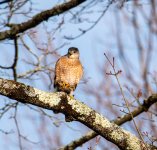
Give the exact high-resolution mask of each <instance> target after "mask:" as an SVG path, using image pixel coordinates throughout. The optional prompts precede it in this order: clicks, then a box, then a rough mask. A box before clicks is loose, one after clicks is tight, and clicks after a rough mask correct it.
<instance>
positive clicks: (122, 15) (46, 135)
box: [0, 0, 157, 150]
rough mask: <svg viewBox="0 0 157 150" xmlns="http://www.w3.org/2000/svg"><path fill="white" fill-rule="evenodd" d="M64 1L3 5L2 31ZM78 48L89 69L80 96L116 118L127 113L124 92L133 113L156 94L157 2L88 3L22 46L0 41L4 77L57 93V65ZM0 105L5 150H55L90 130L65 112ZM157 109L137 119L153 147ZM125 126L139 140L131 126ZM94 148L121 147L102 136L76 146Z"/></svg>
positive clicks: (17, 0)
mask: <svg viewBox="0 0 157 150" xmlns="http://www.w3.org/2000/svg"><path fill="white" fill-rule="evenodd" d="M1 2H2V1H0V3H1ZM64 2H65V1H63V0H56V1H53V0H44V1H38V0H13V1H11V2H7V3H2V4H0V31H5V30H8V29H10V28H9V27H8V24H11V23H13V24H17V23H19V24H20V23H22V22H26V21H28V20H29V19H31V18H32V17H33V16H34V15H36V14H38V13H40V12H42V11H44V10H47V9H51V8H53V7H55V6H56V5H59V4H62V3H64ZM72 46H74V47H78V49H79V50H80V55H81V56H80V59H81V62H82V64H83V67H84V76H83V79H82V80H81V82H80V83H79V85H78V87H77V89H76V91H75V98H76V99H78V100H80V101H81V102H84V103H85V104H86V105H88V106H89V107H91V108H93V109H94V110H96V111H97V112H99V113H101V114H102V115H103V116H105V117H107V118H108V119H109V120H113V119H116V118H117V117H120V116H122V115H124V114H127V113H128V108H127V107H126V103H125V101H124V97H123V96H122V92H123V93H124V96H125V99H126V100H127V102H128V104H129V109H130V110H134V109H135V108H136V107H138V106H139V105H140V103H141V102H142V101H143V100H144V99H146V98H147V97H148V96H150V95H151V94H153V93H156V92H157V1H156V0H125V1H123V0H87V1H85V2H84V3H82V4H81V5H79V6H77V7H75V8H73V9H70V10H68V11H66V12H65V13H63V14H61V15H57V16H55V17H51V18H50V19H49V20H47V21H43V22H42V23H41V24H39V25H37V26H36V27H34V28H31V29H29V30H27V31H25V32H24V33H20V34H19V36H18V38H17V41H15V40H11V39H7V40H3V41H0V77H1V78H6V79H11V80H15V81H18V82H22V83H25V84H27V85H31V86H33V87H35V88H38V89H41V90H44V91H48V92H53V91H54V89H53V81H54V80H53V79H54V66H55V63H56V61H57V59H58V58H59V57H60V56H62V55H65V54H66V53H67V50H68V48H69V47H72ZM104 54H105V55H106V56H107V57H105V55H104ZM108 59H109V60H110V61H111V62H112V63H113V60H114V68H113V67H112V65H111V64H110V63H109V60H108ZM113 69H115V71H116V73H117V75H114V70H113ZM116 77H118V80H117V79H116ZM118 81H119V82H120V85H118ZM121 89H122V90H121ZM21 94H22V93H21ZM0 99H1V103H0V149H1V150H3V149H7V150H18V149H20V150H27V149H29V150H43V149H44V150H56V149H58V148H60V147H62V146H64V145H66V144H68V143H69V142H71V141H72V140H75V139H78V138H79V137H81V136H83V135H84V134H85V133H87V132H88V131H90V129H89V128H87V127H86V126H85V125H83V124H81V123H79V122H75V121H74V122H70V123H67V122H65V120H64V115H62V114H54V113H53V112H52V111H50V110H46V109H42V108H39V107H35V106H32V105H28V104H21V103H18V102H17V101H14V100H10V99H8V98H6V97H4V96H0ZM156 109H157V105H154V106H152V107H151V109H149V111H148V112H147V113H143V114H141V115H139V116H138V117H136V118H135V123H136V125H137V127H138V130H139V132H140V133H141V134H142V136H143V138H144V140H145V141H147V142H148V143H151V144H157V143H156V140H157V139H156V136H157V128H156V121H157V118H156V116H157V113H156ZM122 126H123V127H124V128H125V129H126V130H128V131H130V132H131V133H133V134H135V135H136V136H139V132H137V128H135V124H134V123H133V122H132V121H130V122H128V123H125V124H123V125H122ZM88 149H90V150H107V149H109V150H111V149H113V150H115V149H118V148H117V147H116V146H115V145H113V144H111V143H110V142H108V141H106V140H105V139H104V138H102V137H100V139H99V140H98V139H97V138H94V139H92V140H90V141H89V142H87V143H85V144H84V145H82V146H81V147H79V148H77V150H88Z"/></svg>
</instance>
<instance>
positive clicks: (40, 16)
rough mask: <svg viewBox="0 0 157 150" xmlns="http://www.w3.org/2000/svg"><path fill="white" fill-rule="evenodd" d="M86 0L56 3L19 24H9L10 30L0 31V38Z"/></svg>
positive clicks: (11, 34)
mask: <svg viewBox="0 0 157 150" xmlns="http://www.w3.org/2000/svg"><path fill="white" fill-rule="evenodd" d="M85 1H86V0H70V1H69V2H65V3H63V4H60V5H57V6H55V7H53V8H52V9H49V10H46V11H43V12H41V13H39V14H37V15H35V16H34V17H33V18H32V19H30V20H28V21H26V22H23V23H20V24H9V25H8V26H10V27H11V29H10V30H7V31H3V32H0V40H4V39H7V38H10V39H12V38H14V37H15V36H16V35H17V34H19V33H23V32H25V31H26V30H28V29H30V28H33V27H35V26H37V25H38V24H40V23H41V22H43V21H47V20H48V19H49V18H50V17H52V16H56V15H60V14H62V13H64V12H65V11H67V10H70V9H71V8H74V7H76V6H78V5H79V4H81V3H83V2H85Z"/></svg>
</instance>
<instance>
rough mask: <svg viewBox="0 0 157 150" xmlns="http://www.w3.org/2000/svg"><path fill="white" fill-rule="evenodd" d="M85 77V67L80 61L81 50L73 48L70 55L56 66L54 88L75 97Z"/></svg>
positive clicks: (65, 56)
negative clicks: (80, 82)
mask: <svg viewBox="0 0 157 150" xmlns="http://www.w3.org/2000/svg"><path fill="white" fill-rule="evenodd" d="M82 75H83V67H82V65H81V62H80V60H79V50H78V49H77V48H75V47H71V48H69V50H68V53H67V54H66V55H64V56H62V57H61V58H59V59H58V61H57V63H56V66H55V78H54V88H55V89H56V90H57V91H63V92H66V93H67V94H70V95H73V91H74V90H75V89H76V86H77V84H78V83H79V81H80V79H81V78H82Z"/></svg>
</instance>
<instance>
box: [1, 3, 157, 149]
mask: <svg viewBox="0 0 157 150" xmlns="http://www.w3.org/2000/svg"><path fill="white" fill-rule="evenodd" d="M32 2H33V8H34V9H35V11H34V12H33V13H32V14H29V15H33V14H35V13H37V12H39V11H41V10H46V9H50V8H52V7H53V6H54V5H55V4H54V1H50V0H45V1H44V2H39V1H38V0H33V1H32ZM56 3H57V1H56ZM60 3H61V1H60ZM141 3H143V4H144V5H142V7H144V8H145V9H147V10H148V11H149V9H150V6H149V5H148V1H142V2H141ZM28 6H29V3H28V4H27V5H26V6H25V7H24V8H23V11H24V10H27V9H28ZM3 7H5V5H3V6H0V8H3ZM98 7H99V8H100V9H102V8H103V7H104V6H103V5H102V7H100V6H95V7H92V8H91V9H89V10H88V11H89V12H90V11H91V10H97V9H98ZM77 9H78V8H76V9H73V10H72V11H74V12H75V11H77ZM132 9H133V8H132V5H131V3H130V2H129V3H126V5H125V7H124V8H123V9H122V10H121V11H120V10H119V9H117V7H116V6H115V5H113V6H112V7H110V8H109V10H108V11H107V12H106V13H105V15H104V16H103V18H102V19H101V20H100V21H99V23H98V24H97V25H96V26H95V27H94V28H93V29H91V30H90V31H89V32H87V33H86V34H84V35H82V36H81V37H79V38H76V39H74V40H67V39H64V36H65V35H66V36H72V35H76V34H77V33H79V28H83V29H86V28H88V26H89V25H90V24H87V23H81V24H74V23H73V22H70V21H69V20H68V19H69V18H70V17H71V14H70V13H68V14H67V16H66V17H65V24H64V25H63V26H62V30H61V31H59V32H57V33H56V34H55V35H54V37H55V40H54V41H53V42H52V43H53V44H54V45H53V46H54V47H59V46H60V45H61V44H62V43H64V42H66V43H68V44H67V45H66V46H64V47H63V48H61V49H59V51H58V52H59V54H60V55H64V54H66V53H67V49H68V48H69V47H71V46H75V47H78V48H79V50H80V55H81V56H80V59H81V62H82V64H83V67H84V78H85V79H88V82H87V84H88V85H90V86H91V87H93V88H96V87H97V86H96V85H99V84H100V82H101V81H102V80H103V78H104V76H102V74H101V73H100V72H99V69H98V67H97V65H98V64H99V65H100V67H103V66H101V65H104V63H103V62H104V61H105V57H104V53H107V54H109V55H110V56H111V57H115V59H116V62H117V63H116V65H117V68H119V69H121V68H122V67H123V64H121V61H120V59H119V57H120V56H119V51H118V49H117V41H116V38H115V35H116V32H117V28H119V29H120V28H121V32H120V33H119V34H120V36H121V37H122V41H123V42H124V41H125V42H124V43H125V46H124V48H125V51H127V52H126V55H127V58H128V61H130V62H131V66H132V68H131V66H128V67H130V69H134V70H135V75H136V74H137V73H138V74H139V70H140V66H139V65H138V59H139V58H138V57H137V47H136V45H135V41H134V40H135V37H134V31H133V28H132V27H131V26H132V25H131V23H130V22H129V20H131V19H132V18H133V13H132ZM0 11H6V10H4V9H3V10H0ZM120 12H122V13H120ZM124 14H125V15H126V16H125V15H124ZM98 15H99V13H98V12H96V13H89V14H88V15H83V17H84V18H86V17H88V19H89V18H90V19H93V20H95V19H96V18H97V17H98ZM116 15H119V20H118V21H116V19H115V16H116ZM147 15H148V16H149V13H148V14H147ZM5 17H6V16H5V15H1V16H0V18H1V19H4V18H5ZM62 17H63V16H62V15H60V16H56V17H53V18H51V19H49V20H48V22H44V25H45V26H46V27H47V28H48V31H51V30H52V28H53V27H55V25H56V24H55V21H56V20H58V22H59V21H60V20H59V19H61V18H62ZM137 17H138V19H139V20H140V21H141V24H140V29H139V30H141V33H142V35H141V38H142V41H143V42H144V41H145V40H147V38H148V28H147V24H146V23H145V22H144V21H143V19H142V16H140V13H139V15H138V16H137ZM12 21H13V22H16V23H17V22H18V23H20V22H23V21H26V17H21V16H20V15H19V14H17V15H15V17H13V20H12ZM53 22H54V24H53ZM43 27H44V26H43V25H39V26H38V27H37V29H39V30H41V33H39V37H40V39H38V40H39V41H40V42H42V41H43V42H44V40H45V38H46V37H45V35H44V31H42V28H43ZM1 30H4V29H1ZM24 39H25V40H26V42H27V44H28V45H29V46H30V47H31V48H32V49H33V50H34V51H36V48H35V46H34V44H33V43H32V42H31V40H30V39H29V37H28V36H24ZM155 40H156V39H154V41H155ZM10 43H11V41H8V40H6V41H2V42H0V48H1V50H2V51H1V52H0V64H1V65H4V66H5V65H9V64H11V63H12V55H13V54H14V51H13V50H12V49H13V46H12V45H11V44H10ZM143 44H144V45H145V46H147V45H146V44H145V43H143ZM154 45H156V44H154ZM154 47H155V46H154ZM20 48H21V50H20V51H19V55H20V60H19V63H18V68H20V69H19V70H17V71H18V72H19V73H22V72H25V71H26V70H27V69H31V66H30V65H28V66H23V60H30V59H32V58H29V54H28V53H27V52H26V51H23V50H22V46H20ZM37 53H38V52H37ZM39 53H40V52H39ZM156 55H157V54H156V53H153V58H155V57H156ZM153 58H152V59H153ZM49 59H51V57H50V58H49ZM156 61H157V60H156V59H154V61H153V63H152V65H151V68H150V71H151V70H152V71H153V70H154V68H155V66H156V63H157V62H156ZM109 69H110V68H109ZM126 73H127V72H126V70H123V72H122V76H120V80H121V82H122V84H123V85H125V84H126V83H127V81H125V80H123V78H122V77H123V76H125V75H126ZM10 74H11V71H5V72H4V71H2V70H1V69H0V76H1V77H4V78H9V79H11V78H12V76H11V75H10ZM39 78H41V76H40V77H39ZM135 80H139V76H138V77H137V78H135ZM19 81H20V82H23V83H25V84H29V85H31V86H33V87H36V88H39V89H41V90H46V91H48V89H47V86H45V85H44V84H45V83H43V82H42V81H40V80H37V81H29V80H19ZM93 83H94V84H93ZM85 86H86V85H84V84H80V85H79V86H78V88H77V90H76V94H75V96H76V98H77V99H79V100H81V101H83V102H84V103H85V104H87V105H88V106H90V107H92V108H93V109H96V103H97V102H96V101H95V99H93V97H92V95H86V94H85V93H83V92H81V91H82V89H83V88H85ZM130 86H131V85H130ZM80 93H81V94H80ZM2 99H6V98H4V97H3V98H2ZM88 99H90V102H89V101H87V100H88ZM18 111H19V112H20V113H19V117H21V118H23V119H21V120H20V122H19V124H20V127H21V130H22V133H23V134H24V135H26V136H27V137H28V138H31V139H32V140H33V141H38V142H40V141H39V139H40V138H39V137H38V134H37V133H36V131H34V126H32V124H31V122H30V120H29V118H30V115H29V114H31V113H34V112H33V111H32V112H31V111H30V109H28V108H26V107H24V106H23V105H22V106H21V107H19V110H18ZM98 111H100V112H101V113H102V114H103V115H104V116H108V114H109V112H107V111H106V110H98ZM26 112H29V113H28V114H27V113H26ZM10 114H13V112H12V111H10V113H9V114H8V115H6V116H5V117H4V118H2V120H1V122H2V123H1V124H0V128H1V129H3V128H5V129H8V130H12V128H15V125H14V124H13V121H10V123H9V124H8V119H9V117H10ZM54 116H55V115H54ZM56 116H58V117H61V118H62V119H63V120H64V117H63V116H62V115H56ZM111 118H112V117H111ZM111 118H110V119H111ZM112 119H113V118H112ZM32 120H33V121H34V124H35V126H36V127H37V128H38V127H39V126H40V123H41V122H40V121H39V120H40V118H39V115H38V114H37V113H34V115H33V116H32ZM56 120H57V119H54V120H53V121H52V124H50V126H51V125H53V123H54V122H56ZM33 121H32V122H33ZM65 128H66V130H65ZM71 128H73V130H71ZM126 128H127V126H126ZM46 130H47V129H45V130H44V131H45V132H50V133H52V134H54V133H56V132H57V133H62V135H64V136H63V137H62V142H63V144H68V143H69V142H71V141H72V140H74V139H77V138H78V137H80V136H81V135H83V134H84V133H86V132H87V130H89V129H88V128H87V127H85V126H84V125H82V124H80V123H78V122H72V123H62V124H61V126H60V127H54V128H53V129H52V128H48V131H46ZM39 132H40V130H39ZM4 137H5V138H6V140H3V139H4ZM0 139H1V140H0V141H1V142H0V148H2V149H5V148H6V144H8V140H9V141H11V143H12V144H13V145H14V146H13V147H10V146H9V145H7V146H8V147H7V149H8V150H17V149H18V146H17V139H14V135H11V136H10V137H8V136H4V135H3V134H0ZM45 140H46V139H44V138H43V141H42V142H45ZM54 140H55V139H54ZM83 148H86V147H83ZM81 149H82V147H81V148H78V149H77V150H81ZM99 149H100V147H99V146H98V147H97V150H99Z"/></svg>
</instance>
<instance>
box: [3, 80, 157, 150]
mask: <svg viewBox="0 0 157 150" xmlns="http://www.w3.org/2000/svg"><path fill="white" fill-rule="evenodd" d="M0 94H1V95H4V96H7V97H9V98H11V99H15V100H17V101H19V102H22V103H28V104H32V105H35V106H38V107H42V108H46V109H50V110H53V111H55V112H58V113H63V114H65V115H68V116H72V117H73V118H74V119H76V120H77V121H79V122H81V123H83V124H84V125H86V126H88V127H89V128H91V129H92V130H94V131H95V132H97V133H98V134H99V135H101V136H103V137H104V138H106V139H107V140H109V141H110V142H112V143H114V144H116V145H117V146H118V147H119V148H120V149H124V150H125V149H127V150H128V149H129V150H135V149H136V150H141V149H144V148H146V147H145V145H147V149H157V148H156V147H153V146H151V145H149V144H144V143H142V141H141V140H140V139H138V138H137V137H136V136H135V135H133V134H131V133H129V132H128V131H126V130H124V129H123V128H121V127H119V126H118V125H116V124H115V123H112V122H110V121H109V120H108V119H107V118H105V117H103V116H102V115H100V114H98V113H97V112H95V111H94V110H93V109H91V108H89V107H88V106H86V105H85V104H84V103H81V102H79V101H77V100H75V99H73V98H71V97H70V96H68V95H67V94H65V93H63V92H57V93H48V92H44V91H41V90H38V89H36V88H33V87H30V86H27V85H25V84H23V83H19V82H15V81H12V80H7V79H2V78H0ZM150 100H151V104H152V103H154V102H156V101H157V94H154V95H152V96H151V97H150ZM149 104H150V102H149ZM146 106H147V105H146Z"/></svg>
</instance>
